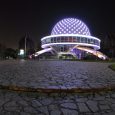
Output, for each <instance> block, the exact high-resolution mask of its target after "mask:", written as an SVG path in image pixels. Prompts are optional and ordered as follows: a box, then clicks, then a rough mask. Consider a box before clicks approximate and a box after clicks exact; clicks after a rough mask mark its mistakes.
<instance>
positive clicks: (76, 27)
mask: <svg viewBox="0 0 115 115" xmlns="http://www.w3.org/2000/svg"><path fill="white" fill-rule="evenodd" d="M58 34H80V35H88V36H90V35H91V34H90V31H89V28H88V27H87V26H86V24H84V23H83V22H82V21H81V20H79V19H76V18H65V19H63V20H61V21H59V22H58V23H57V24H56V25H55V26H54V28H53V29H52V32H51V35H58Z"/></svg>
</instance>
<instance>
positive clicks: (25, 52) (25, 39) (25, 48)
mask: <svg viewBox="0 0 115 115" xmlns="http://www.w3.org/2000/svg"><path fill="white" fill-rule="evenodd" d="M26 39H27V36H25V58H26V42H27V41H26Z"/></svg>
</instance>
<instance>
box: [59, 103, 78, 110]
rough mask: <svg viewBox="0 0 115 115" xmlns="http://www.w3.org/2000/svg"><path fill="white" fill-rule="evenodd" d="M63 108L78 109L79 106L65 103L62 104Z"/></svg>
mask: <svg viewBox="0 0 115 115" xmlns="http://www.w3.org/2000/svg"><path fill="white" fill-rule="evenodd" d="M61 106H62V107H65V108H70V109H77V106H76V104H74V103H63V104H61Z"/></svg>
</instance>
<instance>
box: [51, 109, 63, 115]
mask: <svg viewBox="0 0 115 115" xmlns="http://www.w3.org/2000/svg"><path fill="white" fill-rule="evenodd" d="M50 115H61V111H59V110H54V111H51V113H50Z"/></svg>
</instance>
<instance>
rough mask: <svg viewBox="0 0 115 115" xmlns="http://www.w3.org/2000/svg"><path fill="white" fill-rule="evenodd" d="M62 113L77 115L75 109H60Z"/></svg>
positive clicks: (64, 114)
mask: <svg viewBox="0 0 115 115" xmlns="http://www.w3.org/2000/svg"><path fill="white" fill-rule="evenodd" d="M61 110H62V113H63V114H62V115H78V112H77V111H76V110H69V109H61Z"/></svg>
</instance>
